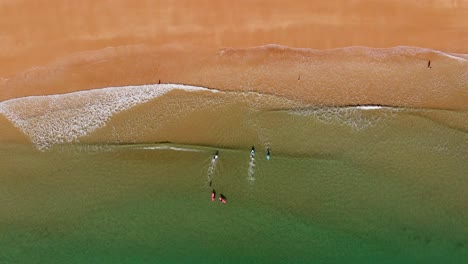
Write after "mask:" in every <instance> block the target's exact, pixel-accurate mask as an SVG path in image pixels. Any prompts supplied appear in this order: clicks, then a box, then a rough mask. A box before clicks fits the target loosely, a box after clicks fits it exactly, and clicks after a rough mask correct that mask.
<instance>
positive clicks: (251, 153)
mask: <svg viewBox="0 0 468 264" xmlns="http://www.w3.org/2000/svg"><path fill="white" fill-rule="evenodd" d="M250 159H251V160H253V159H255V147H254V146H252V149H251V150H250Z"/></svg>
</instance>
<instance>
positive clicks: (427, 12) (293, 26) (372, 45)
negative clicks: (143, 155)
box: [0, 0, 468, 141]
mask: <svg viewBox="0 0 468 264" xmlns="http://www.w3.org/2000/svg"><path fill="white" fill-rule="evenodd" d="M45 6H50V7H52V6H53V8H44V7H45ZM207 11H210V12H207ZM18 14H21V15H18ZM0 21H2V22H3V23H0V32H1V33H0V40H1V41H0V102H2V101H5V100H9V99H12V98H19V97H25V96H33V95H51V94H63V93H70V92H75V91H82V90H90V89H98V88H105V87H115V86H127V85H143V84H156V83H159V82H161V83H176V84H188V85H194V86H201V87H207V88H215V89H219V90H221V91H238V92H246V91H255V92H258V93H262V94H269V95H276V96H279V97H281V98H285V99H289V100H294V101H297V102H299V103H303V104H308V105H316V106H346V105H387V106H395V107H415V108H428V109H442V110H450V111H460V112H466V111H467V110H468V90H467V86H466V84H467V83H468V74H467V73H468V55H467V53H468V49H467V47H468V39H467V38H464V37H462V36H466V35H468V28H467V27H466V26H465V25H466V24H468V1H467V0H433V1H425V2H418V3H413V2H408V1H402V0H396V1H379V2H376V1H373V0H364V1H358V2H350V1H344V0H334V1H325V2H324V1H319V0H316V1H315V0H314V1H303V0H299V1H293V2H291V3H288V4H287V5H285V4H284V2H283V1H256V2H252V1H248V0H241V1H238V2H237V3H236V5H233V4H232V3H231V2H228V1H216V2H213V1H207V0H204V1H171V0H164V1H157V2H138V3H134V2H131V1H125V0H121V1H113V2H112V4H109V3H106V2H94V1H85V2H82V1H81V2H79V3H74V2H73V3H72V2H62V1H55V2H54V3H53V4H52V3H51V2H50V1H47V2H46V1H35V2H32V1H2V2H0ZM19 29H21V30H19ZM269 43H274V45H269ZM416 47H422V48H416ZM429 61H431V64H430V65H431V67H430V68H429V67H428V63H429ZM2 122H5V120H3V121H2ZM2 127H5V126H2ZM6 127H8V129H6V130H5V131H7V132H5V135H7V136H5V137H3V136H2V137H3V138H11V135H13V134H14V133H15V132H12V131H15V128H13V129H10V128H9V126H8V125H6ZM8 131H9V132H8ZM20 138H21V137H20ZM21 140H23V139H20V141H21Z"/></svg>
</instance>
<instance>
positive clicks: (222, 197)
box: [219, 194, 227, 204]
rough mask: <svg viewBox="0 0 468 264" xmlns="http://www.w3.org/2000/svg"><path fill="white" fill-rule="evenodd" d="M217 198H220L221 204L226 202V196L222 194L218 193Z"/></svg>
mask: <svg viewBox="0 0 468 264" xmlns="http://www.w3.org/2000/svg"><path fill="white" fill-rule="evenodd" d="M219 200H220V201H221V202H222V203H223V204H225V203H227V200H226V196H224V195H223V194H220V195H219Z"/></svg>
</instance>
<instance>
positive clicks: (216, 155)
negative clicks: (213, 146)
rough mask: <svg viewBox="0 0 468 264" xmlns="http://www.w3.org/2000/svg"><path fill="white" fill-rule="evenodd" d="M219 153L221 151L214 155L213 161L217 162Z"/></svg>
mask: <svg viewBox="0 0 468 264" xmlns="http://www.w3.org/2000/svg"><path fill="white" fill-rule="evenodd" d="M218 153H219V151H216V153H215V154H214V155H213V158H212V160H211V161H213V162H215V161H216V160H217V159H218Z"/></svg>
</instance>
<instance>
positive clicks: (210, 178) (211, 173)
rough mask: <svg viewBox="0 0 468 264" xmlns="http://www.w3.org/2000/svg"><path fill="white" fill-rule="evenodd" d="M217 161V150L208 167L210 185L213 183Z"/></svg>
mask: <svg viewBox="0 0 468 264" xmlns="http://www.w3.org/2000/svg"><path fill="white" fill-rule="evenodd" d="M216 161H218V152H216V154H214V155H213V157H212V158H211V164H210V166H209V167H208V186H211V184H212V183H213V176H214V172H215V168H216Z"/></svg>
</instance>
